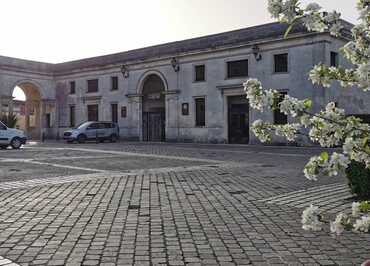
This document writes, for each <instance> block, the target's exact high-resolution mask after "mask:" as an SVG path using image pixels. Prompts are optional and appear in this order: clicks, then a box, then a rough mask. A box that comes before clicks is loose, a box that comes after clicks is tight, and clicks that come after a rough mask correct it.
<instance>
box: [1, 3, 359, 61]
mask: <svg viewBox="0 0 370 266" xmlns="http://www.w3.org/2000/svg"><path fill="white" fill-rule="evenodd" d="M356 1H357V0H317V1H316V2H317V3H319V4H320V5H321V6H323V7H324V8H325V9H327V10H329V11H331V10H333V9H337V10H338V11H340V12H341V13H342V14H343V17H344V18H345V19H347V20H349V21H351V22H355V21H356V18H357V12H356V10H355V3H356ZM302 2H303V4H307V3H309V2H311V1H306V0H302ZM0 10H1V16H0V25H1V26H2V27H1V41H0V55H4V56H12V57H17V58H23V59H30V60H36V61H42V62H50V63H58V62H65V61H70V60H75V59H80V58H87V57H93V56H98V55H104V54H110V53H116V52H122V51H127V50H131V49H135V48H141V47H146V46H150V45H155V44H161V43H166V42H170V41H178V40H183V39H188V38H192V37H199V36H204V35H208V34H212V33H220V32H224V31H229V30H234V29H239V28H243V27H248V26H253V25H257V24H262V23H267V22H271V21H273V20H272V19H271V18H270V15H269V14H268V12H267V0H1V1H0Z"/></svg>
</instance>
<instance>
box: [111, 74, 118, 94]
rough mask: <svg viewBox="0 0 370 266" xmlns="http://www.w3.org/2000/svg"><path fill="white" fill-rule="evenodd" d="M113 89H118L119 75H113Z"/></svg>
mask: <svg viewBox="0 0 370 266" xmlns="http://www.w3.org/2000/svg"><path fill="white" fill-rule="evenodd" d="M111 90H112V91H116V90H118V77H111Z"/></svg>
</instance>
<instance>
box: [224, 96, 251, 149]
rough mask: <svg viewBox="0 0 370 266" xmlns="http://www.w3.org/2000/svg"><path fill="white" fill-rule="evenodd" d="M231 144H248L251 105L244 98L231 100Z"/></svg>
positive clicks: (231, 98) (232, 98) (229, 122)
mask: <svg viewBox="0 0 370 266" xmlns="http://www.w3.org/2000/svg"><path fill="white" fill-rule="evenodd" d="M228 112H229V117H228V118H229V121H228V124H229V143H239V144H248V142H249V105H248V102H246V101H245V99H244V98H242V97H240V98H237V97H230V99H229V108H228Z"/></svg>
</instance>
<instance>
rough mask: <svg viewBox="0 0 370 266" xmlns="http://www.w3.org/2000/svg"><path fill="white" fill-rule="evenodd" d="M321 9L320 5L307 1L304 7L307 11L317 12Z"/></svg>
mask: <svg viewBox="0 0 370 266" xmlns="http://www.w3.org/2000/svg"><path fill="white" fill-rule="evenodd" d="M320 9H321V6H320V5H319V4H317V3H309V4H308V5H307V7H306V11H308V12H317V11H319V10H320Z"/></svg>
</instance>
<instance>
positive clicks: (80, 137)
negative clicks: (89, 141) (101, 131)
mask: <svg viewBox="0 0 370 266" xmlns="http://www.w3.org/2000/svg"><path fill="white" fill-rule="evenodd" d="M77 141H78V143H85V142H86V136H85V135H83V134H81V135H78V137H77Z"/></svg>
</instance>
